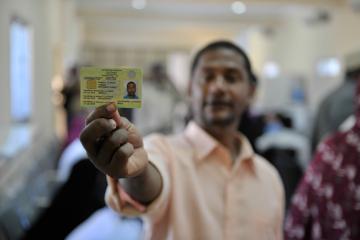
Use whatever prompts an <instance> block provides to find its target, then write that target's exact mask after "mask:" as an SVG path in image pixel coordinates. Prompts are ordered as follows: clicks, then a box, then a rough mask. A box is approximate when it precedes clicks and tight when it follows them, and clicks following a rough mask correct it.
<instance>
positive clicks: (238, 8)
mask: <svg viewBox="0 0 360 240" xmlns="http://www.w3.org/2000/svg"><path fill="white" fill-rule="evenodd" d="M231 10H232V11H233V12H234V13H236V14H243V13H245V12H246V5H245V4H244V3H243V2H240V1H236V2H233V3H232V4H231Z"/></svg>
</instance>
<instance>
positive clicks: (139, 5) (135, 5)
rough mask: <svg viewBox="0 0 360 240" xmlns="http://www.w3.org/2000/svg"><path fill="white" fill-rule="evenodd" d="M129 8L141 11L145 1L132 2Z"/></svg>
mask: <svg viewBox="0 0 360 240" xmlns="http://www.w3.org/2000/svg"><path fill="white" fill-rule="evenodd" d="M131 6H132V7H133V8H135V9H137V10H142V9H144V8H145V6H146V0H132V1H131Z"/></svg>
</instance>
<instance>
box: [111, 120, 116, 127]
mask: <svg viewBox="0 0 360 240" xmlns="http://www.w3.org/2000/svg"><path fill="white" fill-rule="evenodd" d="M110 124H111V127H112V128H113V129H115V128H116V122H115V120H114V119H110Z"/></svg>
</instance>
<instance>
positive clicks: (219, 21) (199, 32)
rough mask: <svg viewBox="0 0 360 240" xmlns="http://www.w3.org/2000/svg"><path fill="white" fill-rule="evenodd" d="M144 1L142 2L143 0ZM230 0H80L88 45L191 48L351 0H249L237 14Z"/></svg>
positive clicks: (337, 5)
mask: <svg viewBox="0 0 360 240" xmlns="http://www.w3.org/2000/svg"><path fill="white" fill-rule="evenodd" d="M140 1H141V0H140ZM232 3H233V1H230V0H222V1H215V0H207V1H206V0H196V1H194V0H147V1H146V6H145V8H144V9H141V10H137V9H135V8H133V7H132V1H131V0H122V1H120V0H76V7H77V15H78V17H79V18H80V20H81V22H82V23H83V26H84V33H85V39H86V41H87V42H86V44H94V45H102V44H106V45H116V46H118V45H128V46H129V45H132V46H152V47H156V46H158V47H162V46H172V47H188V46H191V45H194V43H195V44H196V43H200V42H204V41H206V40H209V39H211V38H219V37H221V38H234V37H237V36H239V34H241V33H242V32H243V31H245V30H247V29H248V28H250V27H272V26H279V25H281V24H282V23H283V22H284V21H286V18H287V17H289V16H310V15H312V14H315V13H316V12H317V11H319V10H330V11H331V10H333V9H337V8H341V7H343V6H345V5H346V4H347V1H346V0H246V1H245V0H244V1H243V3H244V4H245V5H246V12H245V13H243V14H241V15H238V14H235V13H234V12H232V10H231V4H232Z"/></svg>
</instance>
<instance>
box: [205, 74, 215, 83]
mask: <svg viewBox="0 0 360 240" xmlns="http://www.w3.org/2000/svg"><path fill="white" fill-rule="evenodd" d="M204 79H205V81H206V82H210V81H212V80H213V79H214V75H213V74H205V78H204Z"/></svg>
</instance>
